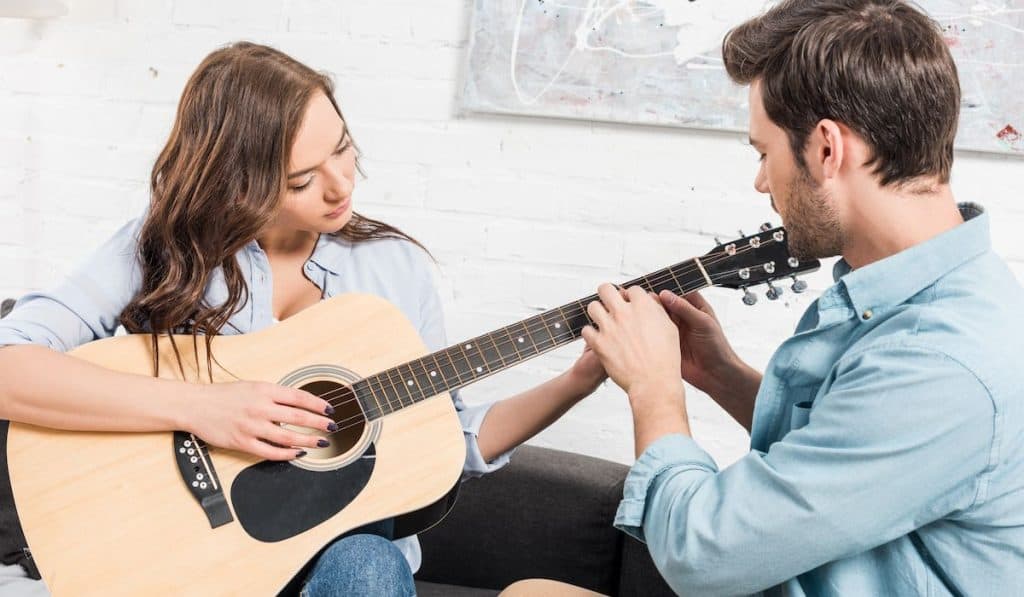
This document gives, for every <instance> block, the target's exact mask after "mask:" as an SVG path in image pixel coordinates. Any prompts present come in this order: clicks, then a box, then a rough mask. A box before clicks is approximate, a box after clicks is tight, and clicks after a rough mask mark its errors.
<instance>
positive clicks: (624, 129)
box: [0, 0, 1024, 464]
mask: <svg viewBox="0 0 1024 597" xmlns="http://www.w3.org/2000/svg"><path fill="white" fill-rule="evenodd" d="M68 1H69V4H70V6H71V14H70V15H69V16H68V17H67V18H63V19H59V20H52V21H45V22H26V21H21V20H15V19H0V272H2V273H0V296H13V295H20V294H21V293H23V292H25V291H26V290H29V289H34V288H41V287H46V286H49V285H51V284H53V283H54V282H56V281H57V280H58V279H59V278H60V277H61V276H62V275H64V273H65V272H66V271H67V270H68V268H70V267H71V266H72V264H73V263H74V261H75V259H77V258H78V257H79V256H80V255H82V254H83V252H85V251H88V250H89V249H90V248H92V247H94V246H95V245H97V244H98V243H99V242H101V241H102V240H103V239H104V238H105V237H106V236H107V235H109V234H110V233H111V232H112V231H113V230H115V229H116V228H117V227H118V226H119V225H120V224H121V223H122V221H123V220H124V219H125V217H126V214H129V213H134V212H137V211H138V210H139V209H140V207H141V206H142V205H143V203H144V202H145V199H146V196H145V193H146V186H147V178H148V172H149V168H150V166H151V164H152V160H153V159H154V157H155V155H156V152H157V151H158V150H159V148H160V146H161V145H162V143H163V142H164V140H165V136H166V134H167V132H168V130H169V128H170V124H171V119H172V117H173V114H174V107H175V104H176V102H177V99H178V95H179V94H180V92H181V89H182V87H183V85H184V82H185V80H186V78H187V76H188V75H189V73H191V72H192V69H194V68H195V66H196V65H197V64H198V62H199V61H200V60H201V59H202V57H203V56H204V55H206V54H207V53H208V52H209V51H211V50H213V49H214V48H216V47H217V46H219V45H221V44H224V43H227V42H229V41H233V40H237V39H250V40H254V41H260V42H265V43H271V44H273V45H276V46H277V47H279V48H281V49H283V50H285V51H287V52H290V53H292V54H293V55H294V56H296V57H297V58H299V59H301V60H303V61H305V62H307V63H308V64H310V65H311V66H313V67H314V68H317V69H320V70H325V71H329V72H331V73H333V75H334V76H335V78H336V83H337V88H338V98H339V100H340V103H341V106H342V109H343V110H344V111H345V114H346V117H347V118H348V120H349V122H350V124H351V128H352V130H353V132H354V134H355V135H356V138H357V140H358V142H359V143H360V144H361V146H362V148H363V149H364V150H365V153H366V159H365V164H366V167H367V170H368V173H369V175H370V178H369V179H368V180H366V181H363V182H361V183H359V189H358V190H357V193H356V201H357V204H358V208H359V209H361V210H363V211H365V212H366V213H368V214H369V215H372V216H376V217H381V218H384V219H386V220H388V221H390V222H392V223H394V224H396V225H399V226H401V227H403V228H405V229H406V230H407V231H408V232H410V233H411V234H413V235H415V236H416V237H418V238H420V239H421V240H422V241H424V242H425V243H426V244H427V245H428V246H429V247H430V248H431V250H432V251H433V252H434V254H435V255H436V256H437V257H438V258H439V260H440V262H441V271H442V290H443V295H444V299H445V303H446V311H447V313H448V328H449V335H450V338H451V340H452V341H455V340H458V339H459V338H462V337H468V336H471V335H475V334H478V333H482V332H485V331H489V330H491V329H494V328H497V327H499V326H502V325H505V324H507V323H511V322H513V321H517V320H519V319H522V318H524V317H526V316H529V315H531V314H533V313H536V312H537V311H538V310H541V309H545V308H549V307H553V306H556V305H560V304H563V303H565V302H568V301H569V300H574V299H577V298H580V297H582V296H585V295H588V294H590V293H592V292H593V291H594V288H595V287H596V286H597V284H598V283H599V282H602V281H623V280H627V279H630V278H632V277H634V276H637V275H639V274H642V273H646V272H649V271H652V270H655V269H658V268H661V267H663V266H665V265H668V264H669V263H673V262H676V261H679V260H681V259H683V258H686V257H690V256H693V255H695V254H697V253H703V252H704V251H706V250H708V249H709V248H710V247H711V246H712V236H713V235H716V234H717V235H720V236H722V237H723V238H724V237H731V236H735V234H736V230H737V229H738V228H743V229H744V230H746V231H752V230H753V229H755V228H756V227H757V225H759V224H760V223H761V222H763V221H774V222H777V221H778V220H777V219H775V218H773V217H772V216H774V214H773V213H772V212H771V211H770V209H769V207H768V205H767V200H766V199H765V198H763V197H761V196H758V195H757V194H756V193H755V192H754V191H753V188H752V184H751V183H752V177H753V174H754V170H755V166H756V164H755V155H754V153H753V151H752V150H750V149H749V148H748V147H746V146H745V145H744V140H743V137H744V136H743V135H736V134H722V133H710V132H699V131H687V130H680V129H668V128H654V127H641V126H626V125H617V124H607V123H588V122H578V121H577V122H570V121H557V120H545V119H529V118H514V117H498V116H491V115H466V114H459V113H458V112H457V96H458V93H459V81H460V79H461V73H462V70H463V68H464V54H465V51H466V46H467V43H466V40H467V30H468V23H469V7H470V2H469V1H468V0H432V1H431V2H420V1H417V0H372V1H369V0H366V1H362V2H337V1H335V0H231V1H221V2H216V3H211V2H205V1H200V0H154V1H151V0H145V1H143V0H68ZM1022 184H1024V161H1022V160H1020V159H1011V158H1008V157H1001V156H993V155H982V154H964V153H962V154H958V156H957V165H956V168H955V171H954V187H955V190H956V192H957V195H958V197H959V198H960V199H962V200H966V199H971V200H976V201H979V202H982V203H984V204H986V205H987V207H988V208H989V210H990V211H991V213H992V216H993V228H994V231H993V232H994V236H995V244H996V247H997V249H998V250H999V251H1000V252H1001V253H1002V254H1003V255H1005V256H1007V257H1008V258H1010V259H1011V266H1012V267H1013V268H1014V271H1015V272H1017V274H1018V276H1022V277H1024V249H1022V248H1021V246H1020V245H1018V244H1017V243H1016V239H1017V237H1018V234H1017V231H1019V230H1021V229H1024V204H1022V203H1020V201H1019V199H1020V197H1019V195H1020V189H1021V185H1022ZM826 270H827V268H826ZM810 282H811V287H812V292H810V293H808V294H807V295H804V296H800V297H794V296H793V295H792V294H786V296H785V299H784V300H783V301H779V302H778V303H769V302H768V301H765V300H762V301H761V303H759V304H758V305H757V306H756V307H753V308H747V307H744V306H743V305H742V304H740V302H739V298H740V297H739V294H738V293H735V292H730V291H721V290H713V291H709V292H707V296H708V298H709V299H710V300H711V301H712V302H713V304H714V305H715V307H716V309H717V310H718V312H719V315H720V316H721V318H722V319H723V320H724V323H725V326H726V328H727V329H728V331H729V332H730V335H731V337H732V339H733V341H734V343H735V344H736V346H737V349H738V350H739V351H740V352H741V354H743V355H744V356H745V357H746V358H747V359H748V360H750V361H751V362H752V363H753V364H755V365H757V366H762V365H764V363H765V362H766V361H767V360H768V358H769V356H770V355H771V351H772V349H773V347H774V346H775V345H776V344H777V343H778V342H780V341H781V340H782V339H783V338H785V337H786V336H787V335H788V334H789V332H790V331H791V329H792V328H793V326H794V325H795V322H796V320H797V318H798V316H799V314H800V312H801V311H802V310H803V308H804V307H805V306H806V305H807V304H808V303H809V302H810V300H811V299H812V298H813V296H814V295H815V294H816V293H817V292H820V291H821V290H822V289H823V288H825V287H827V286H828V284H829V278H828V275H827V271H823V272H820V273H819V274H817V275H815V276H812V277H811V278H810ZM580 349H581V345H579V344H576V345H573V346H570V347H567V348H565V349H562V350H559V351H556V352H555V353H552V354H549V355H547V356H545V357H543V358H540V359H537V360H535V361H531V362H529V363H526V364H524V365H521V366H520V367H518V368H516V369H513V370H511V371H508V372H505V373H503V374H501V375H498V376H496V377H493V378H491V379H489V380H486V381H484V382H481V383H480V384H478V385H477V386H475V387H472V388H469V389H468V390H467V391H466V392H465V396H466V398H467V399H468V400H469V401H473V402H475V401H483V400H491V399H496V398H500V397H502V396H505V395H508V394H511V393H514V392H516V391H519V390H522V389H525V388H527V387H529V386H531V385H533V384H536V383H538V382H540V381H542V380H544V379H546V378H548V377H550V376H552V375H555V374H556V373H557V372H559V371H562V370H564V369H565V368H566V367H568V366H569V365H570V364H571V363H572V361H573V359H574V358H575V356H576V355H577V354H578V352H579V350H580ZM689 403H690V411H691V416H692V419H693V427H694V431H695V433H696V435H697V439H698V441H700V442H701V443H702V444H703V445H704V446H706V447H707V448H708V449H709V450H710V452H711V453H712V455H713V456H714V457H715V458H716V459H717V460H718V461H719V462H720V463H722V464H726V463H728V462H731V461H733V460H734V459H735V458H737V457H738V456H739V455H741V454H742V453H743V452H744V451H745V450H746V437H745V434H744V432H743V431H742V430H741V429H740V428H739V427H738V426H737V425H736V424H734V423H733V422H732V421H731V420H730V419H729V418H728V417H727V416H726V415H724V414H723V413H722V412H721V411H720V410H718V409H717V407H715V406H714V405H713V404H712V403H711V402H710V400H708V399H707V398H706V397H705V396H702V395H700V394H699V393H698V392H696V391H694V390H692V389H691V390H690V393H689ZM534 441H535V442H536V443H538V444H542V445H550V446H556V447H560V448H565V449H569V450H575V451H579V452H583V453H587V454H593V455H597V456H602V457H606V458H610V459H613V460H618V461H622V462H629V461H631V460H632V431H631V426H630V413H629V409H628V408H627V406H626V402H625V399H624V397H623V395H622V393H621V392H620V391H618V390H617V389H616V388H615V387H614V386H613V385H611V384H608V385H607V386H606V387H604V388H603V389H602V390H600V391H599V392H598V393H597V394H596V395H595V396H594V397H592V398H591V399H589V400H587V401H585V402H584V403H583V404H581V405H579V406H578V407H576V408H575V409H574V410H573V411H571V412H570V413H569V415H567V416H566V417H565V418H564V419H563V420H562V421H560V422H558V423H557V424H556V425H555V426H553V427H552V428H551V429H550V430H548V431H547V432H545V433H543V434H542V435H541V436H540V437H539V438H537V439H536V440H534Z"/></svg>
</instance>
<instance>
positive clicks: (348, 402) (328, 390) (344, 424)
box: [297, 381, 366, 460]
mask: <svg viewBox="0 0 1024 597" xmlns="http://www.w3.org/2000/svg"><path fill="white" fill-rule="evenodd" d="M299 389H301V390H305V391H307V392H309V393H311V394H315V395H317V396H320V397H322V398H323V399H324V400H326V401H327V402H329V403H331V405H332V406H334V414H333V415H330V418H331V419H333V420H334V422H335V423H337V425H338V431H336V432H334V433H330V432H328V431H320V430H317V431H313V432H312V433H314V434H316V435H319V436H321V437H323V438H324V439H326V440H327V441H329V442H330V443H331V445H330V446H328V447H326V448H305V450H306V452H307V453H308V456H306V459H313V460H321V459H322V460H327V459H330V458H334V457H336V456H341V455H343V454H345V453H346V452H348V451H349V450H351V449H352V448H353V447H354V446H355V445H356V444H358V443H359V439H360V438H361V437H362V436H363V432H364V431H365V430H366V417H364V416H363V410H362V409H361V408H360V407H359V401H358V400H356V396H355V393H353V392H352V388H350V387H348V386H346V385H343V384H340V383H337V382H334V381H313V382H310V383H307V384H303V385H301V386H299ZM297 430H298V431H301V432H303V433H305V432H309V430H307V429H301V428H297Z"/></svg>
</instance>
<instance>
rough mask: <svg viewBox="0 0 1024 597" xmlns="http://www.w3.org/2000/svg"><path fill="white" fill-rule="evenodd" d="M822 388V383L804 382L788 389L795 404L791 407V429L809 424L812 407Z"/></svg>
mask: <svg viewBox="0 0 1024 597" xmlns="http://www.w3.org/2000/svg"><path fill="white" fill-rule="evenodd" d="M819 389H821V384H820V383H811V384H803V385H799V386H794V387H791V388H789V389H788V390H787V392H786V393H787V394H788V395H789V398H790V400H793V401H794V402H793V406H791V407H790V408H789V430H790V431H792V430H794V429H800V428H801V427H803V426H804V425H806V424H807V421H808V419H810V416H811V408H812V407H813V406H814V399H815V397H816V396H817V394H818V390H819Z"/></svg>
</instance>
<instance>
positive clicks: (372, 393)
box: [352, 258, 712, 420]
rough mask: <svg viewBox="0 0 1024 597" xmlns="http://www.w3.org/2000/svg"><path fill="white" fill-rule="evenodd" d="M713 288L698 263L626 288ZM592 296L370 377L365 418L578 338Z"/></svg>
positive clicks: (361, 394)
mask: <svg viewBox="0 0 1024 597" xmlns="http://www.w3.org/2000/svg"><path fill="white" fill-rule="evenodd" d="M711 285H712V280H711V277H709V276H708V274H707V271H706V270H705V268H704V266H703V264H702V263H701V261H700V260H699V259H696V258H695V259H691V260H689V261H684V262H682V263H678V264H676V265H673V266H671V267H667V268H665V269H661V270H658V271H656V272H653V273H650V274H647V275H646V276H641V277H639V278H637V279H635V280H630V281H629V282H626V283H625V284H624V285H623V286H624V287H629V286H639V287H641V288H644V289H645V290H648V291H650V292H661V291H662V290H669V291H671V292H674V293H677V294H685V293H688V292H693V291H694V290H700V289H702V288H706V287H708V286H711ZM595 300H597V295H596V294H592V295H590V296H588V297H586V298H583V299H580V300H578V301H573V302H571V303H567V304H565V305H562V306H561V307H558V308H556V309H551V310H550V311H545V312H543V313H541V314H539V315H535V316H533V317H530V318H529V319H525V320H523V321H520V322H518V323H514V324H512V325H509V326H505V327H503V328H501V329H498V330H495V331H493V332H490V333H487V334H483V335H481V336H477V337H475V338H471V339H469V340H466V341H465V342H460V343H459V344H456V345H453V346H449V347H448V348H445V349H443V350H439V351H437V352H435V353H432V354H428V355H426V356H424V357H422V358H419V359H416V360H414V361H410V362H408V363H403V364H401V365H398V366H397V367H393V368H391V369H388V370H386V371H382V372H380V373H377V374H375V375H371V376H369V377H366V378H364V379H362V380H360V381H358V382H356V383H355V384H354V385H353V386H352V390H353V391H354V392H355V395H356V397H357V398H358V399H359V401H360V404H361V405H362V407H363V412H364V413H365V415H366V417H367V419H369V420H374V419H377V418H380V417H383V416H385V415H388V414H390V413H392V412H395V411H398V410H401V409H402V408H405V407H407V406H412V405H414V404H416V403H417V402H420V401H421V400H425V399H427V398H430V397H433V396H436V395H438V394H440V393H442V392H450V391H452V390H457V389H459V388H461V387H463V386H467V385H469V384H471V383H473V382H475V381H478V380H480V379H483V378H485V377H487V376H489V375H493V374H494V373H498V372H499V371H504V370H505V369H508V368H509V367H512V366H515V365H518V364H519V363H522V362H523V361H526V360H528V359H531V358H533V357H536V356H538V355H541V354H544V353H545V352H548V351H550V350H554V349H555V348H558V347H560V346H563V345H565V344H568V343H570V342H573V341H574V340H577V339H578V338H580V336H581V333H582V330H583V328H584V327H585V326H587V325H590V324H592V323H593V322H592V321H591V320H590V317H589V316H588V315H587V305H588V304H589V303H591V302H592V301H595Z"/></svg>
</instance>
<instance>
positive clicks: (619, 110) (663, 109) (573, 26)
mask: <svg viewBox="0 0 1024 597" xmlns="http://www.w3.org/2000/svg"><path fill="white" fill-rule="evenodd" d="M772 4H773V1H771V0H645V1H641V0H476V2H475V11H474V15H473V21H472V35H471V40H470V49H469V68H468V70H467V77H466V82H465V88H464V92H463V94H462V103H463V106H464V107H465V108H466V109H468V110H473V111H485V112H501V113H513V114H529V115H538V116H556V117H567V118H582V119H587V120H609V121H618V122H631V123H641V124H657V125H670V126H684V127H696V128H713V129H725V130H736V131H745V130H746V127H747V95H746V90H745V89H742V88H740V87H737V86H735V85H733V84H732V83H731V82H730V81H729V80H728V78H727V77H726V75H725V71H724V70H723V68H722V60H721V50H720V48H721V41H722V37H723V36H724V35H725V33H726V32H727V31H728V30H729V29H731V28H732V27H733V26H735V25H736V24H738V23H740V22H742V21H744V20H746V19H747V18H750V17H751V16H754V15H756V14H758V13H760V12H761V11H763V10H765V9H766V8H768V7H769V6H771V5H772ZM919 4H920V5H921V6H922V7H923V8H924V9H925V10H927V11H928V12H929V14H931V15H932V17H933V18H935V19H936V21H938V23H939V24H940V26H941V27H942V30H943V36H944V38H945V40H946V43H947V44H948V45H949V47H950V50H951V52H952V53H953V56H954V58H955V60H956V61H957V67H958V69H959V71H960V79H961V88H962V91H963V103H962V106H961V119H960V132H959V135H958V137H957V147H959V148H962V149H973V150H980V151H996V152H1005V153H1015V154H1019V155H1024V139H1022V138H1021V135H1020V134H1019V133H1016V130H1018V129H1016V128H1014V126H1020V124H1019V123H1020V122H1021V121H1024V0H921V1H920V2H919ZM1014 123H1017V125H1014ZM1008 126H1009V128H1010V130H1012V131H1013V132H1012V133H1004V132H1003V131H1004V129H1006V128H1007V127H1008Z"/></svg>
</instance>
